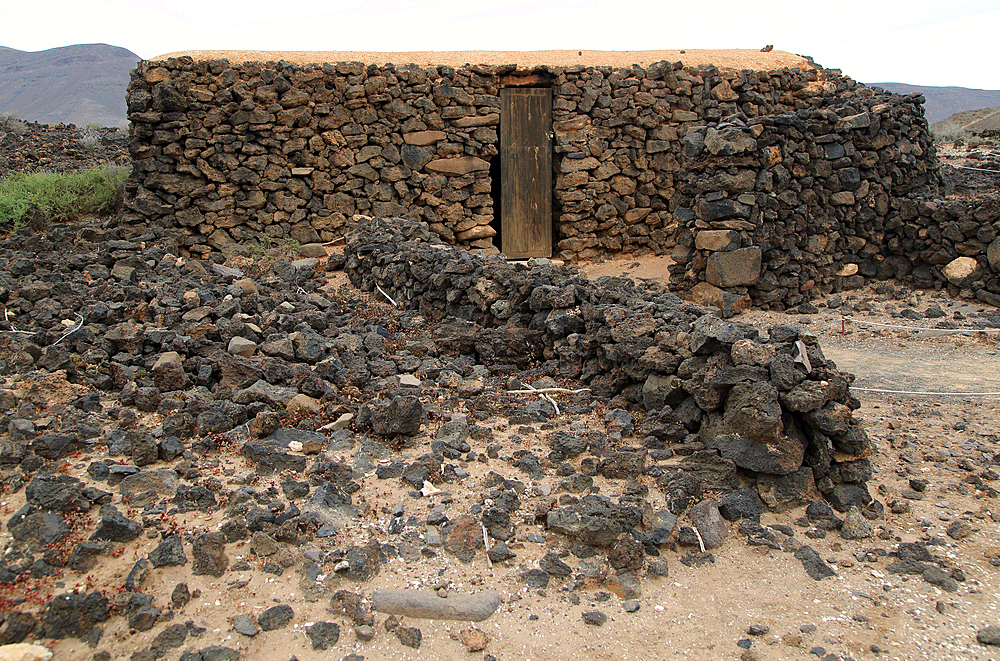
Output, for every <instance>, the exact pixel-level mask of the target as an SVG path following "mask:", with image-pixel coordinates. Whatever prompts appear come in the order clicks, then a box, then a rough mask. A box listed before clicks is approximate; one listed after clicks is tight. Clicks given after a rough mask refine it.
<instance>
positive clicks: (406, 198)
mask: <svg viewBox="0 0 1000 661" xmlns="http://www.w3.org/2000/svg"><path fill="white" fill-rule="evenodd" d="M506 85H515V86H516V85H544V86H550V87H551V88H552V90H553V137H554V143H555V146H554V154H553V157H554V159H553V165H554V168H555V170H556V175H557V176H556V177H555V184H554V188H555V191H554V198H555V199H554V202H555V205H554V207H555V218H554V224H555V233H556V239H557V246H558V247H557V250H558V252H559V255H560V256H562V257H564V258H569V259H578V258H588V257H594V256H597V255H599V254H603V253H608V252H610V253H618V252H631V251H634V250H637V249H646V250H654V251H657V252H662V251H664V250H668V249H669V248H670V247H672V245H673V241H674V237H673V227H674V226H675V225H676V218H675V216H674V211H676V210H677V208H678V204H679V202H681V200H680V198H677V197H676V187H675V184H676V180H677V179H678V177H679V175H680V174H681V169H682V161H683V144H682V142H681V140H682V138H683V137H684V136H685V135H686V134H687V133H688V132H689V131H690V130H692V129H693V128H695V127H698V126H704V125H705V123H706V122H718V121H720V120H721V119H722V118H724V117H728V116H730V115H734V114H740V116H743V117H758V116H767V115H773V114H777V113H784V112H789V111H793V110H796V109H800V108H811V107H813V106H815V105H816V104H817V102H818V101H820V100H823V99H827V98H831V99H832V98H835V97H836V96H837V95H838V94H840V93H841V92H842V91H843V89H847V88H852V89H853V88H854V87H856V84H855V83H853V81H850V80H849V79H846V78H843V77H841V76H840V75H839V74H838V73H837V72H835V71H823V70H809V71H799V70H797V69H790V70H789V69H785V70H781V71H771V72H752V71H744V72H735V71H720V70H719V69H716V68H715V67H700V68H684V67H682V66H681V64H680V63H674V64H671V63H667V62H660V63H657V64H654V65H652V66H650V67H648V68H641V67H638V66H635V67H633V68H631V69H614V68H611V67H583V66H576V67H571V68H559V67H549V68H543V69H541V70H536V71H532V72H519V71H516V70H515V67H514V66H513V65H510V66H505V67H486V66H466V67H462V68H458V69H455V68H452V67H427V68H423V67H418V66H415V65H406V66H394V65H391V64H389V65H384V66H374V65H371V66H365V65H363V64H360V63H357V62H354V63H337V64H323V65H313V66H293V65H286V64H282V63H268V64H245V65H239V66H231V65H230V64H229V63H228V62H227V61H225V60H212V61H198V62H196V61H193V60H191V59H190V58H177V59H171V60H166V61H160V62H144V63H141V64H140V66H139V67H138V68H137V69H136V70H135V71H134V72H133V76H132V81H131V84H130V86H129V91H128V104H129V117H130V120H131V121H132V125H133V129H134V139H133V142H132V155H133V159H134V163H135V173H134V177H133V180H132V182H131V186H130V188H129V195H128V204H129V206H130V208H131V210H132V211H133V212H134V214H133V216H132V218H133V219H134V220H142V221H144V222H152V223H154V224H157V225H160V226H165V227H176V228H179V229H180V230H181V233H182V234H183V236H184V243H186V245H187V248H188V249H189V250H191V251H193V252H196V253H198V252H201V253H205V252H209V251H210V250H211V249H212V248H213V247H214V248H219V247H220V246H221V245H223V244H225V243H226V242H228V241H233V240H237V241H245V240H249V239H255V238H259V237H260V235H261V234H265V235H267V236H271V237H285V236H291V237H293V238H296V239H297V240H299V241H301V242H307V241H312V240H316V239H322V240H331V239H333V238H337V237H339V236H342V235H343V234H344V232H345V231H346V230H345V228H346V226H347V225H348V224H349V223H350V221H351V218H352V216H353V215H354V214H367V215H376V216H385V217H391V216H400V217H407V218H413V219H419V220H423V221H425V222H427V223H429V224H430V226H431V227H432V228H433V230H434V231H435V232H437V233H438V234H439V235H440V236H442V238H443V239H444V240H445V241H447V242H449V243H458V244H461V245H465V246H469V247H479V248H491V247H492V245H493V244H492V241H491V237H492V236H493V235H494V234H495V230H494V228H493V227H491V223H493V221H494V218H495V208H494V198H493V196H492V195H491V193H493V192H494V190H495V188H497V187H498V182H495V181H493V180H492V178H491V176H490V160H491V159H493V158H494V157H496V156H497V153H498V135H497V128H498V125H499V122H500V115H499V90H500V88H501V87H503V86H506Z"/></svg>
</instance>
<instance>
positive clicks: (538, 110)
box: [493, 88, 552, 259]
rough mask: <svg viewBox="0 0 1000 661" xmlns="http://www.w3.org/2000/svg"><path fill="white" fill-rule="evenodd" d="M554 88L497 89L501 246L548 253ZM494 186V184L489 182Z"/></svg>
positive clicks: (518, 252)
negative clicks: (498, 107) (498, 92)
mask: <svg viewBox="0 0 1000 661" xmlns="http://www.w3.org/2000/svg"><path fill="white" fill-rule="evenodd" d="M550 131H552V90H551V89H548V88H546V89H536V88H504V89H501V90H500V179H501V182H500V198H501V201H500V208H501V210H502V216H501V218H500V225H501V234H502V236H501V242H502V244H503V245H502V246H501V250H502V251H503V252H504V254H505V255H507V257H509V258H510V259H523V258H525V257H551V256H552V142H551V139H550V138H549V133H550ZM493 183H494V185H496V182H493Z"/></svg>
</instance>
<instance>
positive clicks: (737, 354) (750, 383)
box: [344, 219, 872, 509]
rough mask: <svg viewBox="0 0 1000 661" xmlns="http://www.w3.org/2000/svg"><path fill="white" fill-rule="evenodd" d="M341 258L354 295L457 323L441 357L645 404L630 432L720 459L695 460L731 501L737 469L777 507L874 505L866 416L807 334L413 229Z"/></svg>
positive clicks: (364, 236)
mask: <svg viewBox="0 0 1000 661" xmlns="http://www.w3.org/2000/svg"><path fill="white" fill-rule="evenodd" d="M345 257H346V263H345V266H344V268H345V270H346V271H347V273H348V275H349V276H350V278H351V281H352V283H353V284H354V285H355V286H357V287H359V288H361V289H364V290H366V291H376V288H377V287H378V288H381V289H382V290H383V293H385V294H388V295H389V296H391V297H392V298H393V299H395V301H396V302H397V303H398V304H400V305H404V306H409V307H411V308H415V309H419V310H420V311H421V312H422V313H423V314H424V315H425V316H427V317H428V318H430V319H433V320H438V319H444V318H445V317H447V318H449V319H451V320H452V321H451V322H450V323H447V322H446V323H445V324H442V326H441V327H440V328H439V329H438V330H437V331H435V333H436V334H435V337H434V340H435V343H436V344H437V345H438V346H439V347H442V348H445V349H450V350H452V351H455V352H458V353H463V354H469V355H477V356H478V359H479V360H481V361H483V362H485V363H487V364H490V365H494V366H495V365H498V364H513V363H520V364H522V366H524V365H527V364H528V363H531V362H534V361H540V360H552V361H558V366H559V367H558V371H559V373H560V374H561V375H563V376H565V377H568V378H572V379H576V380H579V381H582V382H583V383H585V384H588V385H589V386H590V388H591V389H592V391H593V392H594V393H595V394H597V395H600V396H602V397H615V396H617V398H618V401H619V402H620V403H621V404H624V405H627V406H629V407H630V408H635V407H641V408H644V409H645V410H646V411H647V414H646V416H645V419H644V421H643V422H641V423H637V425H636V429H635V430H634V434H635V436H637V437H638V438H643V439H644V441H643V442H644V443H646V444H647V447H649V446H650V445H651V446H653V447H659V448H663V447H664V446H665V445H666V446H668V447H669V446H674V445H679V444H683V445H684V446H686V447H687V450H688V453H690V452H691V451H696V450H697V449H699V448H708V449H714V450H717V451H718V454H717V455H716V454H715V453H705V454H699V455H698V461H700V462H708V463H709V464H711V465H712V467H713V468H712V469H711V470H710V471H709V472H711V473H714V475H715V478H717V479H716V480H715V482H720V483H722V484H721V485H720V486H719V488H720V489H721V490H723V491H729V490H732V489H735V488H736V487H737V486H738V485H739V483H740V481H739V479H738V476H737V472H736V468H739V469H741V470H742V471H746V472H747V474H748V475H749V476H751V477H752V478H753V479H754V480H755V483H756V487H757V490H758V492H759V493H760V495H761V497H762V498H763V499H764V501H765V502H766V503H768V504H769V505H770V506H771V507H773V508H778V509H782V508H787V507H791V506H794V505H797V504H801V503H804V502H810V501H811V500H814V499H817V498H818V497H819V493H818V492H821V493H823V494H824V495H825V496H826V497H827V498H828V499H829V500H830V501H831V503H832V504H834V505H835V506H836V507H838V508H840V509H846V508H847V507H849V506H851V505H857V506H859V507H861V506H864V505H865V504H867V503H869V502H870V496H869V494H868V492H867V488H866V487H865V484H866V482H867V481H868V479H870V477H871V473H872V471H871V465H870V462H869V460H868V458H867V457H868V455H869V453H870V452H871V451H872V447H871V443H870V441H869V439H868V437H867V435H866V433H865V431H864V428H863V427H862V425H861V424H860V423H859V422H858V421H856V420H854V418H853V417H852V414H851V412H852V410H854V409H857V408H858V407H859V406H860V404H859V402H858V401H857V400H856V399H854V398H853V397H852V396H851V394H850V391H849V383H850V382H851V381H852V380H853V377H852V376H850V375H848V374H844V373H842V372H839V371H837V369H836V367H835V365H834V364H833V363H831V362H829V361H827V360H826V359H825V358H824V356H823V353H822V350H821V349H820V347H819V345H818V344H817V342H816V338H815V336H814V335H812V334H811V333H809V332H807V331H801V330H799V329H796V328H792V327H789V326H776V327H774V328H771V329H770V330H769V331H768V337H761V336H760V334H759V333H758V331H757V330H756V329H754V328H752V327H749V326H746V325H742V324H735V323H730V322H726V321H723V320H721V319H719V318H718V317H714V316H712V315H709V314H706V312H705V311H704V310H703V309H701V308H698V307H696V306H693V305H689V304H685V303H684V302H683V301H681V300H680V299H678V298H677V297H676V296H674V295H673V294H651V293H649V292H647V291H644V290H642V289H639V288H637V287H635V286H634V285H633V284H632V283H631V282H630V281H629V280H627V279H625V278H603V279H601V280H599V281H598V282H596V283H595V282H591V281H589V280H585V279H582V278H579V277H576V276H573V275H572V274H571V273H570V271H569V270H567V269H565V268H554V267H552V266H551V265H546V264H545V260H542V261H541V262H537V263H536V265H535V266H532V267H525V266H523V265H510V264H507V263H506V262H505V261H504V260H503V259H501V258H498V257H485V256H482V255H474V254H471V253H469V252H466V251H463V250H459V249H456V248H452V247H449V246H447V245H445V244H444V243H442V242H441V241H440V239H438V237H437V236H436V235H435V234H434V233H432V232H430V231H429V229H428V227H427V226H426V225H424V224H421V223H415V222H412V221H400V220H399V219H391V220H386V219H372V220H370V221H369V222H367V223H365V224H364V225H363V226H359V227H358V229H357V230H356V232H355V233H353V234H352V235H351V238H350V242H349V243H348V246H347V249H346V251H345ZM614 401H615V400H612V402H614ZM629 424H631V423H629ZM631 433H632V430H629V433H626V434H623V435H625V436H629V435H631ZM625 450H627V448H625ZM701 468H705V466H702V467H701ZM720 475H726V476H728V477H726V478H725V479H718V478H719V476H720ZM715 482H713V484H714V483H715ZM726 485H728V486H726ZM706 488H707V487H706ZM713 488H715V487H714V486H713Z"/></svg>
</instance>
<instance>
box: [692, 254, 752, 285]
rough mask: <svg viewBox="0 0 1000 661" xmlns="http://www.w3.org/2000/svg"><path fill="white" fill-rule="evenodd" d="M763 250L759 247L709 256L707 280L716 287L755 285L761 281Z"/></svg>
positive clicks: (706, 271) (706, 269)
mask: <svg viewBox="0 0 1000 661" xmlns="http://www.w3.org/2000/svg"><path fill="white" fill-rule="evenodd" d="M760 267H761V250H760V248H759V247H758V246H751V247H749V248H740V249H739V250H731V251H727V252H715V253H712V254H711V255H709V257H708V262H707V265H706V267H705V279H706V280H707V281H708V282H709V283H710V284H713V285H715V286H716V287H741V286H749V285H754V284H756V283H757V281H758V280H759V279H760Z"/></svg>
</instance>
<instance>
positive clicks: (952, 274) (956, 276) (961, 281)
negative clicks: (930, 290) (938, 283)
mask: <svg viewBox="0 0 1000 661" xmlns="http://www.w3.org/2000/svg"><path fill="white" fill-rule="evenodd" d="M941 274H942V275H943V276H944V277H945V278H947V280H948V282H950V283H951V284H953V285H955V286H956V287H965V286H968V285H969V284H970V283H972V282H974V281H975V280H978V279H979V278H981V277H982V274H983V269H982V267H980V265H979V262H978V261H976V260H975V259H974V258H972V257H957V258H955V259H953V260H952V261H950V262H948V264H947V265H945V267H944V268H942V269H941Z"/></svg>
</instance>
